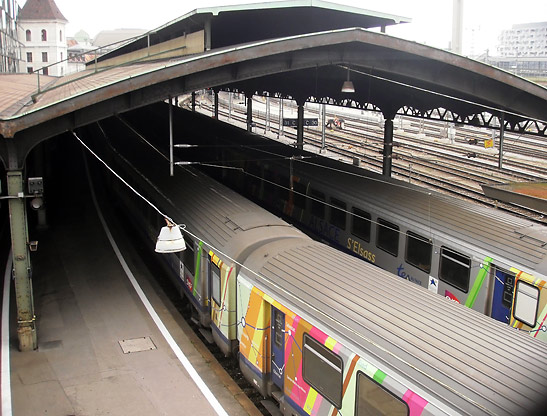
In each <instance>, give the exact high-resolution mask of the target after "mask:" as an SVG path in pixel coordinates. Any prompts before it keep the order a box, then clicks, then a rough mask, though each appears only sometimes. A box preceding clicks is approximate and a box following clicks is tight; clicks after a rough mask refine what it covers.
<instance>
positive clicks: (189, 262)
mask: <svg viewBox="0 0 547 416" xmlns="http://www.w3.org/2000/svg"><path fill="white" fill-rule="evenodd" d="M184 242H185V243H186V250H184V251H183V252H182V253H181V254H182V262H183V263H184V267H186V269H187V270H188V271H189V272H190V273H192V274H194V273H195V272H196V269H195V267H196V266H195V262H194V242H193V241H192V240H190V239H189V238H187V237H184Z"/></svg>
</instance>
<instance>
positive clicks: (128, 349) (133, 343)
mask: <svg viewBox="0 0 547 416" xmlns="http://www.w3.org/2000/svg"><path fill="white" fill-rule="evenodd" d="M118 342H119V344H120V347H122V351H123V353H124V354H129V353H132V352H139V351H150V350H155V349H156V346H155V345H154V342H153V341H152V338H150V337H142V338H132V339H123V340H121V341H118Z"/></svg>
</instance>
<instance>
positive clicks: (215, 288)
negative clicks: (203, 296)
mask: <svg viewBox="0 0 547 416" xmlns="http://www.w3.org/2000/svg"><path fill="white" fill-rule="evenodd" d="M210 270H211V296H212V297H213V300H214V301H215V302H216V303H217V305H220V269H219V268H218V266H217V265H216V264H214V263H211V269H210Z"/></svg>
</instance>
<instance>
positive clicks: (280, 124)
mask: <svg viewBox="0 0 547 416" xmlns="http://www.w3.org/2000/svg"><path fill="white" fill-rule="evenodd" d="M280 136H283V98H281V97H279V129H278V130H277V138H278V139H279V137H280Z"/></svg>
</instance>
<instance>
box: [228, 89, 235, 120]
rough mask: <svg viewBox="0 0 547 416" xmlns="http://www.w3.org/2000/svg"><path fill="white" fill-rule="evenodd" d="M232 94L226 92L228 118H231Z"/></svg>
mask: <svg viewBox="0 0 547 416" xmlns="http://www.w3.org/2000/svg"><path fill="white" fill-rule="evenodd" d="M233 95H234V94H233V93H232V92H229V93H228V120H231V119H232V96H233Z"/></svg>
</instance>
